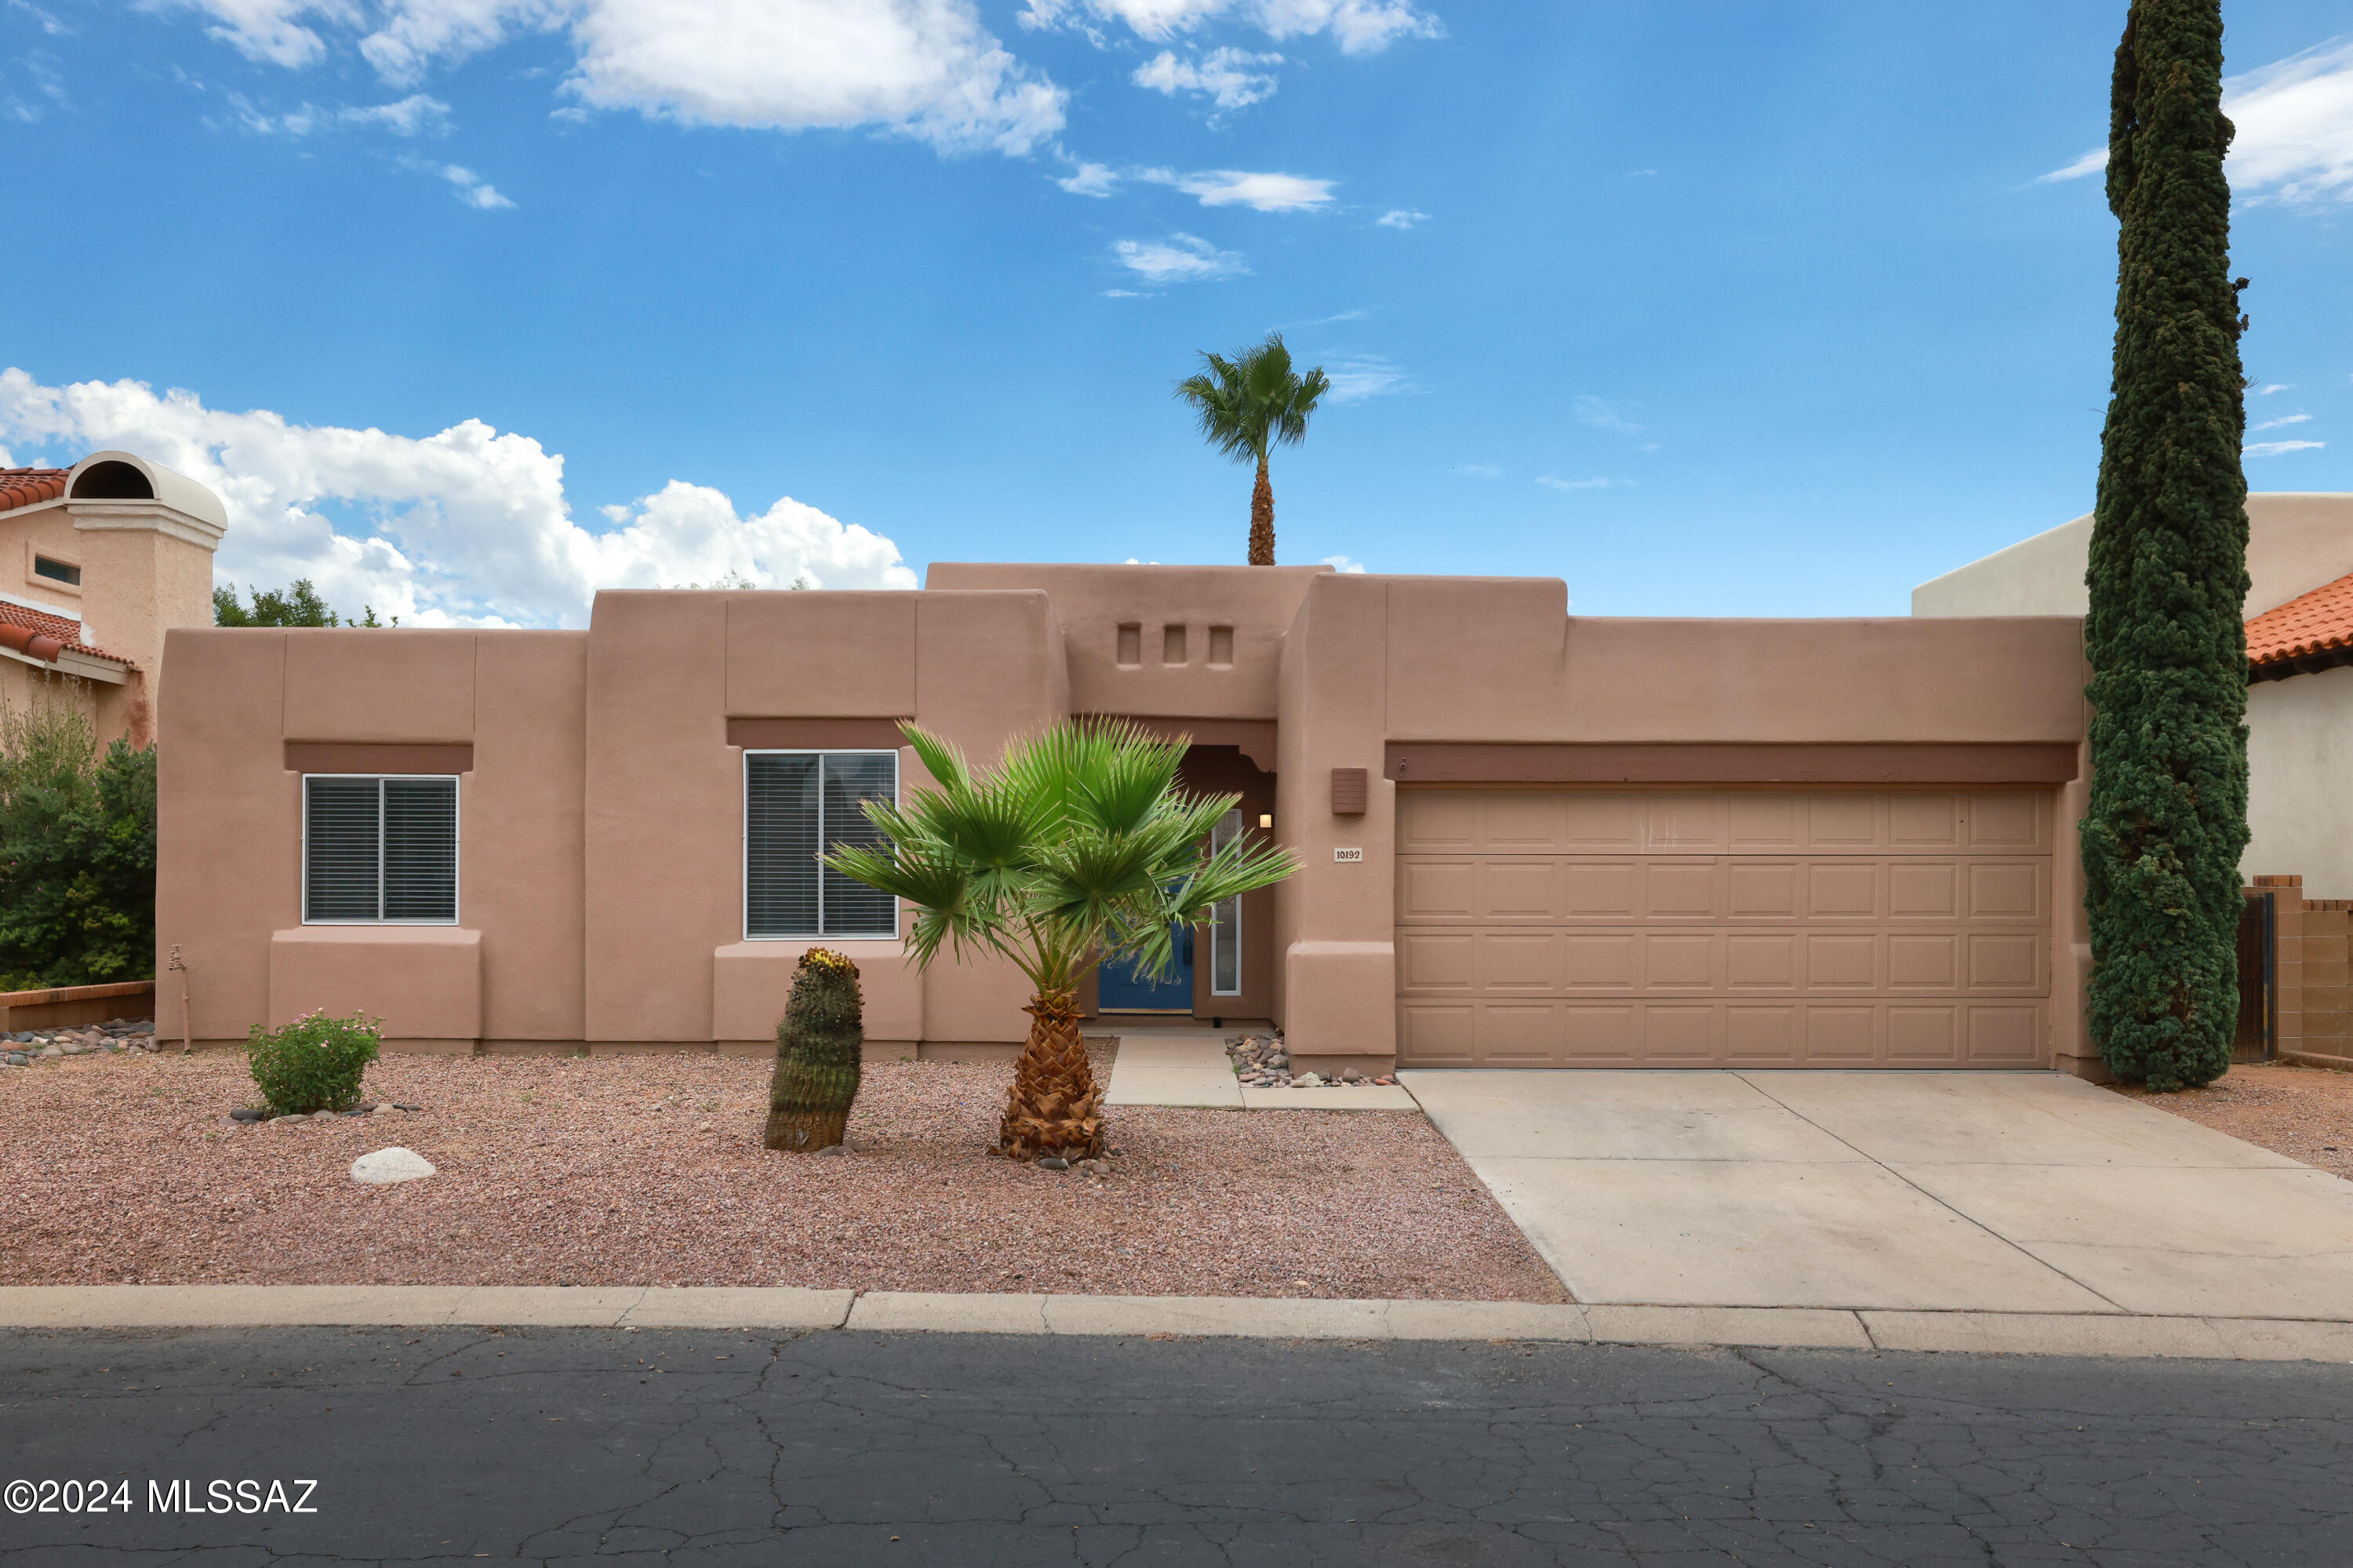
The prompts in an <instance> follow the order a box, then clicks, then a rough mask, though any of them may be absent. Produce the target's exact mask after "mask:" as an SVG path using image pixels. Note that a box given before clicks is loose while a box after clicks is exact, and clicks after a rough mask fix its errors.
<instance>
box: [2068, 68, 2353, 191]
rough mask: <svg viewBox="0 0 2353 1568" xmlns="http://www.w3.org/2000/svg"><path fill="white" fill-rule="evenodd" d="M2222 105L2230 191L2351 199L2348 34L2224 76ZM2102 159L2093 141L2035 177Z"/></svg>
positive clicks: (2352, 106)
mask: <svg viewBox="0 0 2353 1568" xmlns="http://www.w3.org/2000/svg"><path fill="white" fill-rule="evenodd" d="M2222 111H2223V112H2224V113H2225V114H2228V115H2229V116H2230V117H2231V122H2232V124H2234V125H2235V126H2237V127H2238V134H2237V135H2236V136H2235V137H2234V138H2232V143H2231V156H2230V161H2229V163H2228V164H2226V165H2225V167H2226V168H2227V169H2228V170H2229V173H2230V176H2231V188H2232V191H2233V192H2235V193H2236V194H2238V195H2240V196H2246V197H2250V198H2252V199H2255V200H2269V201H2281V202H2289V203H2300V204H2307V205H2308V204H2313V203H2317V202H2321V201H2326V200H2334V201H2353V35H2349V36H2348V37H2338V38H2331V39H2329V40H2328V41H2327V42H2326V43H2322V44H2316V45H2315V46H2313V47H2312V48H2308V49H2306V50H2305V51H2304V52H2303V53H2301V54H2295V55H2290V56H2289V57H2288V58H2285V59H2284V60H2278V61H2274V63H2273V64H2271V65H2267V66H2261V67H2258V68H2257V69H2253V70H2251V71H2247V72H2245V73H2243V74H2242V75H2239V76H2234V77H2229V78H2226V79H2224V80H2223V83H2222ZM2107 165H2108V152H2107V149H2106V148H2105V147H2098V148H2094V149H2093V150H2092V151H2091V152H2088V153H2086V154H2084V155H2083V156H2082V157H2080V158H2078V159H2076V160H2075V161H2074V162H2073V163H2072V164H2068V165H2066V166H2065V167H2064V168H2059V169H2053V170H2052V171H2051V172H2050V173H2049V174H2047V175H2043V176H2042V179H2043V180H2044V181H2046V182H2047V181H2053V180H2073V179H2080V178H2082V177H2083V176H2084V175H2091V174H2096V173H2098V172H2099V171H2100V170H2102V169H2105V168H2106V167H2107Z"/></svg>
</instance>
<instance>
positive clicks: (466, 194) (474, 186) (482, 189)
mask: <svg viewBox="0 0 2353 1568" xmlns="http://www.w3.org/2000/svg"><path fill="white" fill-rule="evenodd" d="M439 172H440V175H441V177H442V178H443V179H445V180H447V181H448V182H449V183H450V184H451V185H455V186H457V187H458V199H459V201H461V202H464V203H465V204H466V205H467V206H468V207H480V208H481V209H482V210H483V211H485V212H494V211H496V210H497V209H499V208H500V207H512V206H514V203H512V201H509V200H508V199H507V198H506V197H504V196H501V195H500V194H499V187H498V186H496V185H492V184H491V182H490V181H488V180H486V179H484V178H482V176H481V175H478V174H476V173H474V171H473V170H471V169H468V168H461V167H459V165H458V164H442V165H441V168H440V171H439Z"/></svg>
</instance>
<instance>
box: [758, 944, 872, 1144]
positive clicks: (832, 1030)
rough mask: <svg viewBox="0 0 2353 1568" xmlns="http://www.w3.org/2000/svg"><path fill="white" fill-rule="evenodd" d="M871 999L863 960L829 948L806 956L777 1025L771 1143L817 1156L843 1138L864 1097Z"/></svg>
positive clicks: (768, 1140) (766, 1140) (768, 1137)
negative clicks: (866, 1014)
mask: <svg viewBox="0 0 2353 1568" xmlns="http://www.w3.org/2000/svg"><path fill="white" fill-rule="evenodd" d="M863 1005H864V998H863V997H862V996H860V992H859V990H858V966H857V965H856V964H854V963H852V962H851V961H850V960H849V959H846V958H844V957H843V956H842V955H841V954H839V953H837V952H834V951H833V950H832V949H830V948H810V949H809V950H808V951H807V952H806V953H804V954H802V955H801V961H800V966H799V967H798V968H797V969H795V970H794V971H793V994H792V997H791V999H790V1000H789V1001H786V1003H785V1016H784V1021H783V1022H780V1023H778V1024H777V1025H776V1077H775V1078H774V1079H773V1080H771V1082H770V1084H769V1086H768V1127H767V1130H766V1132H765V1134H764V1135H763V1137H762V1139H761V1141H762V1142H764V1143H765V1144H766V1145H767V1146H768V1147H769V1148H770V1149H782V1150H790V1151H792V1152H795V1153H800V1154H811V1153H815V1152H816V1151H817V1150H820V1149H831V1148H833V1147H834V1146H835V1145H836V1144H838V1143H839V1142H840V1141H841V1139H842V1129H843V1128H845V1127H846V1126H847V1125H848V1124H849V1107H850V1104H851V1102H852V1101H854V1100H856V1099H857V1098H858V1073H859V1051H860V1046H862V1045H863V1044H865V1041H866V1028H865V1023H864V1021H863V1017H862V1011H861V1010H862V1008H863Z"/></svg>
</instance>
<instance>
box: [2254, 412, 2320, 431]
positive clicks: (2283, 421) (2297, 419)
mask: <svg viewBox="0 0 2353 1568" xmlns="http://www.w3.org/2000/svg"><path fill="white" fill-rule="evenodd" d="M2311 418H2312V416H2311V415H2309V414H2283V415H2281V416H2280V417H2279V418H2276V419H2265V420H2264V421H2263V423H2262V424H2260V425H2253V426H2250V427H2248V428H2249V429H2257V430H2276V429H2279V428H2280V427H2281V426H2283V425H2301V424H2306V423H2308V422H2309V421H2310V420H2311Z"/></svg>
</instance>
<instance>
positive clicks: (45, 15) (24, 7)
mask: <svg viewBox="0 0 2353 1568" xmlns="http://www.w3.org/2000/svg"><path fill="white" fill-rule="evenodd" d="M8 8H9V9H10V10H12V11H22V12H24V13H25V15H26V16H30V17H31V18H33V21H34V23H35V24H36V25H37V26H39V28H40V29H41V31H42V32H44V33H47V35H48V36H49V37H53V38H56V37H67V38H69V37H73V36H74V30H73V29H72V28H71V27H69V26H66V25H65V24H64V23H63V22H60V21H58V18H57V16H56V15H55V14H54V13H52V12H48V11H44V10H43V9H41V7H39V6H38V5H29V4H27V0H8Z"/></svg>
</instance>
